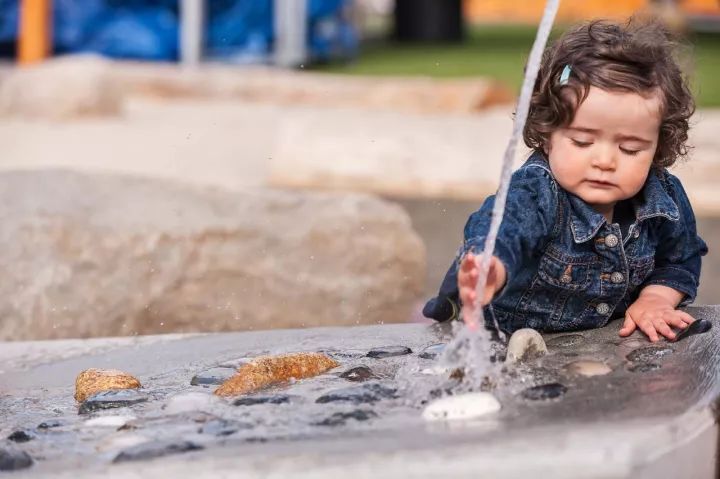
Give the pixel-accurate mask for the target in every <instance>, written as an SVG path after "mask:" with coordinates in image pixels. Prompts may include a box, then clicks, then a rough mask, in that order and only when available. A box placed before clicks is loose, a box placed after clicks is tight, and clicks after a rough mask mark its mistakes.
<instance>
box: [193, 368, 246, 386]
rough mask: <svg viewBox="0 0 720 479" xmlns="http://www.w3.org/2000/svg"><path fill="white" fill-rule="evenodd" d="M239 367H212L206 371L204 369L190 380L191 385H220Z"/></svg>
mask: <svg viewBox="0 0 720 479" xmlns="http://www.w3.org/2000/svg"><path fill="white" fill-rule="evenodd" d="M236 371H237V369H235V368H225V367H222V368H220V367H218V368H212V369H206V370H205V371H202V372H200V373H198V374H196V375H195V376H193V378H192V379H191V380H190V385H191V386H211V385H220V384H222V383H224V382H225V381H226V380H228V379H230V378H231V377H232V376H233V375H234V374H235V372H236Z"/></svg>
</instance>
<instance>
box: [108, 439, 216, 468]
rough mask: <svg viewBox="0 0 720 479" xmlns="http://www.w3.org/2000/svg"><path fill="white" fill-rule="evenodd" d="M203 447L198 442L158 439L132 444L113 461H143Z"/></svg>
mask: <svg viewBox="0 0 720 479" xmlns="http://www.w3.org/2000/svg"><path fill="white" fill-rule="evenodd" d="M200 449H203V447H202V446H201V445H199V444H195V443H194V442H191V441H158V442H149V443H143V444H138V445H137V446H132V447H129V448H127V449H125V450H124V451H122V452H121V453H120V454H118V455H117V456H115V459H113V462H115V463H118V462H128V461H144V460H147V459H154V458H156V457H162V456H168V455H171V454H182V453H184V452H190V451H198V450H200Z"/></svg>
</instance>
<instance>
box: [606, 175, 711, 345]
mask: <svg viewBox="0 0 720 479" xmlns="http://www.w3.org/2000/svg"><path fill="white" fill-rule="evenodd" d="M664 175H665V178H664V180H665V182H666V183H667V185H668V194H669V195H670V196H671V197H672V199H673V201H674V202H675V204H676V205H677V207H678V210H677V217H676V218H668V219H667V220H666V221H664V222H663V223H662V225H661V227H660V228H658V231H657V233H658V235H659V239H660V243H659V246H658V248H657V250H656V252H655V268H654V269H653V271H652V273H650V276H648V278H647V279H646V280H645V282H644V283H643V285H642V290H641V292H640V295H639V296H638V299H637V300H636V301H635V302H634V303H633V304H631V305H630V307H629V308H628V310H627V312H626V315H625V323H624V324H623V327H622V329H621V330H620V335H621V336H627V335H629V334H631V333H632V332H633V331H634V330H635V329H636V328H639V329H640V330H641V331H643V332H644V333H645V334H647V335H648V337H649V338H650V340H651V341H653V342H655V341H657V340H658V339H659V336H658V333H659V334H661V335H663V336H665V337H666V338H668V339H675V333H673V331H672V330H671V329H670V327H671V326H674V327H677V328H681V329H682V328H685V327H687V325H688V324H690V323H692V322H693V318H692V317H691V316H690V315H689V314H687V313H684V312H682V311H677V310H676V309H675V308H677V307H678V306H685V305H686V304H689V303H691V302H692V301H693V300H694V299H695V295H696V294H697V288H698V284H699V279H700V264H701V257H702V256H703V255H705V254H706V253H707V246H706V245H705V242H704V241H703V240H702V239H701V238H700V237H699V236H698V234H697V229H696V226H695V215H694V213H693V210H692V206H691V205H690V200H688V197H687V195H686V194H685V190H684V189H683V187H682V185H681V184H680V181H679V180H678V179H677V178H676V177H674V176H673V175H671V174H669V173H667V172H664Z"/></svg>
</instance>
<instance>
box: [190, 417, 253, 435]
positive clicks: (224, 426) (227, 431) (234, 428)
mask: <svg viewBox="0 0 720 479" xmlns="http://www.w3.org/2000/svg"><path fill="white" fill-rule="evenodd" d="M251 428H252V424H248V423H241V422H237V421H228V420H226V419H219V418H218V419H211V420H210V421H208V422H206V423H205V424H203V425H202V426H201V427H200V429H198V432H199V433H200V434H209V435H212V436H229V435H231V434H235V433H236V432H238V431H239V430H240V429H251Z"/></svg>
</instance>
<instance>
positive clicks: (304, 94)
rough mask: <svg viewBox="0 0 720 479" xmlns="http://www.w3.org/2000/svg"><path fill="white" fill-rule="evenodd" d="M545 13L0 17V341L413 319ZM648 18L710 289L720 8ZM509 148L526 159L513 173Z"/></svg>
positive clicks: (470, 203) (211, 9)
mask: <svg viewBox="0 0 720 479" xmlns="http://www.w3.org/2000/svg"><path fill="white" fill-rule="evenodd" d="M544 7H545V2H544V1H541V0H537V1H535V0H524V1H522V2H507V1H501V0H464V1H463V0H211V1H202V0H144V1H139V0H83V1H79V0H0V151H1V152H2V153H1V154H0V195H2V197H3V201H2V202H0V203H1V204H0V217H2V218H3V221H2V225H1V226H0V234H1V235H2V236H3V238H4V245H7V247H4V248H3V252H0V264H2V265H3V269H4V271H7V277H6V279H5V280H4V281H3V282H2V285H0V339H31V338H60V337H87V336H107V335H127V334H148V333H161V332H182V331H218V330H244V329H265V328H272V327H305V326H319V325H354V324H374V323H378V322H399V321H421V320H422V318H421V317H420V314H419V308H420V307H421V305H422V303H423V301H424V300H425V299H426V298H427V297H429V296H431V295H432V294H433V293H434V291H435V290H436V288H437V286H438V285H439V282H440V280H441V279H442V277H443V275H444V273H445V271H446V269H447V267H448V265H449V263H450V261H451V260H452V258H453V256H454V254H455V251H456V249H457V247H458V246H459V244H460V241H461V237H462V227H463V225H464V222H465V220H466V219H467V217H468V215H469V214H470V213H471V212H472V211H474V210H475V209H476V208H477V207H478V206H479V205H480V203H481V202H482V200H483V198H485V197H486V196H487V195H488V194H492V193H494V191H495V188H496V187H497V181H498V177H499V172H500V163H501V158H502V153H503V151H504V149H505V147H506V142H507V140H508V138H509V135H510V132H511V129H512V109H513V105H514V102H515V99H516V94H517V92H518V90H519V86H520V83H521V82H522V75H523V67H524V64H525V61H526V58H527V55H528V53H529V50H530V47H531V46H532V42H533V40H534V36H535V31H536V26H537V24H538V22H539V20H540V17H541V15H542V11H543V8H544ZM632 15H636V16H654V17H659V18H661V19H663V21H665V22H666V23H667V24H668V26H669V27H670V28H672V29H673V30H674V31H675V32H676V33H677V34H678V35H679V36H680V38H682V39H683V41H684V47H683V49H682V52H681V53H682V54H681V58H680V60H681V62H682V64H683V66H684V68H685V70H686V71H687V73H688V75H689V77H690V78H691V83H692V87H693V90H694V92H695V93H696V97H697V103H698V111H697V113H696V115H695V117H694V118H693V130H692V134H691V143H692V145H693V147H694V148H693V150H692V152H691V155H690V159H689V161H687V162H684V163H682V164H680V165H678V166H676V167H675V168H674V169H673V173H675V174H677V175H678V176H680V177H681V179H682V180H683V182H684V184H685V186H686V189H687V190H688V192H689V195H690V197H691V200H692V201H693V204H694V207H695V209H696V213H697V214H698V218H699V229H700V232H701V235H702V236H703V237H704V238H705V239H706V241H707V242H708V244H709V246H710V255H709V256H708V257H707V258H706V260H705V263H704V269H703V277H702V281H701V283H702V284H701V290H700V295H699V298H698V302H700V303H705V304H715V303H718V298H717V296H718V291H717V288H715V287H714V283H715V281H718V280H720V259H716V258H718V255H717V254H716V253H715V250H716V245H717V247H720V240H716V239H715V238H716V237H717V236H718V235H717V234H716V233H717V232H718V231H720V220H719V219H718V218H719V215H720V196H718V195H717V193H716V184H717V181H718V179H720V139H718V135H717V131H718V129H720V80H718V78H720V4H719V3H718V1H717V0H675V1H673V0H662V1H661V0H656V1H651V0H622V1H620V0H604V1H594V0H592V1H591V0H586V1H564V2H561V7H560V10H559V13H558V16H557V19H556V22H555V29H554V31H553V37H555V36H557V35H558V34H560V33H561V32H562V31H563V30H564V29H565V28H567V27H568V26H569V25H572V24H573V23H576V22H579V21H583V20H588V19H594V18H610V19H615V20H624V19H627V18H629V17H630V16H632ZM526 156H527V151H525V150H523V149H522V148H521V151H519V152H518V156H517V158H516V165H519V164H520V162H521V161H522V159H523V158H524V157H526Z"/></svg>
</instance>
